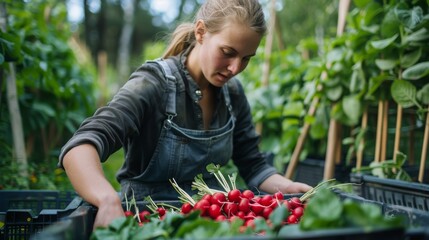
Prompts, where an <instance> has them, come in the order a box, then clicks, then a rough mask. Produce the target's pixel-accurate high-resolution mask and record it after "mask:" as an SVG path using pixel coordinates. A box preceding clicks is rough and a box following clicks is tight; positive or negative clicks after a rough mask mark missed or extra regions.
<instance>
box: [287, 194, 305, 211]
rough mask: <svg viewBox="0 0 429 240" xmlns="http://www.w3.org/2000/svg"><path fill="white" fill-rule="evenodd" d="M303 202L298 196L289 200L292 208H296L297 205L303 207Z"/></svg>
mask: <svg viewBox="0 0 429 240" xmlns="http://www.w3.org/2000/svg"><path fill="white" fill-rule="evenodd" d="M302 205H303V204H302V202H301V200H300V199H299V198H298V197H293V198H291V199H290V200H289V206H290V209H295V208H297V207H301V206H302Z"/></svg>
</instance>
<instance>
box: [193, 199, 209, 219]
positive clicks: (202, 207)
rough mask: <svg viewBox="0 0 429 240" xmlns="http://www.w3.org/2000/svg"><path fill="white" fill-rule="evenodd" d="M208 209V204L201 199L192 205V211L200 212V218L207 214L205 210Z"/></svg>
mask: <svg viewBox="0 0 429 240" xmlns="http://www.w3.org/2000/svg"><path fill="white" fill-rule="evenodd" d="M209 207H210V202H209V201H207V200H205V199H201V200H200V201H198V202H197V203H195V205H194V210H199V211H201V213H200V215H201V216H205V215H206V213H207V209H208V208H209Z"/></svg>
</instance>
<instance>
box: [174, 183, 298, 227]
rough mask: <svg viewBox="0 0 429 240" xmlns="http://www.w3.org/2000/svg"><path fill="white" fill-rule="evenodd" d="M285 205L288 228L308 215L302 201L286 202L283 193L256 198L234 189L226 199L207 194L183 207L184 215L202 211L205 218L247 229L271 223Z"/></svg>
mask: <svg viewBox="0 0 429 240" xmlns="http://www.w3.org/2000/svg"><path fill="white" fill-rule="evenodd" d="M281 204H283V205H284V206H286V209H288V211H289V214H287V216H288V217H287V218H286V219H285V220H284V223H285V224H295V223H298V222H299V220H300V219H301V217H302V215H303V214H304V208H305V204H303V203H302V202H301V200H300V199H299V198H298V197H292V198H290V199H284V195H283V194H282V193H281V192H277V193H275V194H265V195H256V196H255V194H254V193H253V192H252V191H250V190H244V191H242V192H241V191H240V190H238V189H233V190H231V191H229V192H228V193H227V194H226V195H225V194H224V193H223V192H215V193H213V194H205V195H204V196H203V197H202V198H201V199H200V200H198V201H196V202H193V203H190V202H186V203H183V204H182V207H181V213H182V214H188V213H190V212H191V211H200V215H201V216H203V217H209V218H211V219H214V220H216V221H233V220H235V219H241V220H243V224H244V225H245V226H252V225H253V221H254V219H255V218H258V217H259V218H264V219H266V220H268V219H269V216H270V214H271V213H272V212H273V210H274V209H276V208H277V207H278V206H280V205H281Z"/></svg>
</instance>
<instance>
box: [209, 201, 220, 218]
mask: <svg viewBox="0 0 429 240" xmlns="http://www.w3.org/2000/svg"><path fill="white" fill-rule="evenodd" d="M221 211H222V209H221V207H220V206H219V205H217V204H212V205H210V207H209V210H208V212H209V216H210V217H211V218H213V219H216V218H217V217H218V216H219V215H221Z"/></svg>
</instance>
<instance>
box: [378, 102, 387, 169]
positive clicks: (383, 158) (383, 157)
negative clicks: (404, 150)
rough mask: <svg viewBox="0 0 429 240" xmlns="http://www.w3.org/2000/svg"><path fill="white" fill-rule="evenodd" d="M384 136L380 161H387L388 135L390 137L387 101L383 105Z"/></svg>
mask: <svg viewBox="0 0 429 240" xmlns="http://www.w3.org/2000/svg"><path fill="white" fill-rule="evenodd" d="M383 105H384V109H383V134H382V136H381V137H382V138H381V152H380V161H384V160H386V150H387V135H388V132H387V131H388V128H387V127H388V121H387V120H388V116H389V102H388V101H387V100H385V101H384V103H383Z"/></svg>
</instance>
